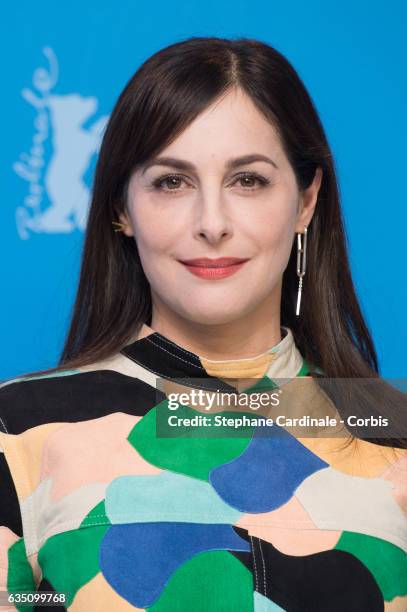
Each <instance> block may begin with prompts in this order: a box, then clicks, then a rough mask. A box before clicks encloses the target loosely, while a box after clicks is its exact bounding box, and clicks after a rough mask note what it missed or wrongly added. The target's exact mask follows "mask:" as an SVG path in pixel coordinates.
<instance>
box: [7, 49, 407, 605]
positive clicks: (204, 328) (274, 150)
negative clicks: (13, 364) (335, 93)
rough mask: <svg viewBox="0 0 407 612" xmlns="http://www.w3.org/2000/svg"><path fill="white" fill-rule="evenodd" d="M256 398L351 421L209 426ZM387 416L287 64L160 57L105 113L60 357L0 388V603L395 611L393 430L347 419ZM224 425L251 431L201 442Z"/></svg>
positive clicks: (337, 224)
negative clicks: (18, 598)
mask: <svg viewBox="0 0 407 612" xmlns="http://www.w3.org/2000/svg"><path fill="white" fill-rule="evenodd" d="M112 224H113V225H112ZM333 379H341V380H343V379H348V383H349V381H351V382H352V381H354V383H355V384H354V385H352V384H348V385H347V386H345V387H343V386H341V385H339V386H335V385H333V384H331V383H332V380H333ZM324 381H325V382H324ZM329 381H331V383H330V382H329ZM359 381H370V382H372V383H373V386H369V385H367V386H366V387H363V386H362V387H360V386H357V384H356V383H358V382H359ZM324 385H325V386H324ZM261 389H269V390H270V389H271V390H276V389H278V393H277V394H275V395H274V397H273V399H276V398H277V401H281V404H280V405H279V409H281V408H282V407H283V408H284V411H285V412H284V415H283V416H285V417H287V415H288V416H289V417H293V415H294V416H295V415H297V416H298V415H299V413H301V414H302V415H303V416H304V417H309V416H310V415H314V416H315V415H317V417H327V416H329V415H330V416H333V415H337V416H338V415H339V417H342V418H343V420H344V422H345V423H346V426H345V427H341V426H340V427H339V429H335V428H333V427H332V429H330V427H331V425H330V423H329V425H327V426H326V427H319V428H318V427H317V430H315V428H313V425H312V426H309V427H308V425H307V424H306V425H305V427H302V426H301V427H297V428H295V427H294V429H293V428H291V426H290V423H292V424H293V423H294V424H295V423H299V421H298V422H297V421H294V420H292V421H290V422H289V421H288V418H287V422H286V423H284V422H283V424H282V425H278V424H276V423H274V424H270V422H269V421H267V422H266V424H264V423H263V421H261V418H260V413H257V414H256V416H255V417H254V416H253V415H254V414H255V413H254V410H253V406H247V405H246V406H245V407H243V408H242V407H240V406H238V407H236V405H234V406H233V405H232V409H231V408H230V407H229V406H226V405H225V404H224V400H223V399H220V400H219V395H216V398H215V399H216V401H215V404H214V406H213V410H211V411H208V405H207V402H209V401H211V402H212V399H213V397H214V395H215V393H216V394H218V393H219V392H220V391H222V392H225V394H227V393H228V392H229V394H230V397H232V396H233V393H234V392H235V396H234V397H235V400H236V398H248V397H249V398H250V400H253V398H254V397H255V394H254V391H259V390H261ZM181 391H182V392H187V396H186V398H187V400H186V401H179V402H178V405H177V404H176V405H175V407H174V406H173V405H172V404H170V400H171V402H172V400H173V399H176V398H177V397H178V398H180V396H179V395H177V393H179V392H181ZM194 391H203V392H204V400H203V403H202V400H201V401H200V402H198V404H193V402H192V399H193V392H194ZM236 392H237V393H236ZM205 394H206V395H205ZM279 394H281V395H279ZM350 394H351V395H350ZM257 396H258V394H256V397H257ZM362 396H363V401H361V402H360V406H359V403H358V398H359V399H360V398H361V397H362ZM269 397H270V398H271V396H269ZM349 397H351V398H352V402H350V403H349ZM278 398H280V399H278ZM377 398H379V399H380V401H379V402H377ZM382 400H383V401H382ZM402 401H404V398H403V396H402V395H401V393H400V392H397V391H396V390H395V389H392V388H391V387H390V386H389V385H386V384H385V383H384V381H382V380H381V379H380V377H379V375H378V364H377V357H376V353H375V349H374V345H373V342H372V339H371V336H370V334H369V331H368V329H367V326H366V324H365V321H364V319H363V315H362V313H361V310H360V307H359V304H358V301H357V298H356V295H355V290H354V287H353V283H352V279H351V274H350V269H349V264H348V257H347V252H346V244H345V235H344V229H343V223H342V218H341V210H340V205H339V196H338V188H337V183H336V178H335V171H334V164H333V160H332V155H331V152H330V149H329V145H328V143H327V140H326V137H325V134H324V131H323V128H322V126H321V123H320V121H319V118H318V114H317V111H316V110H315V108H314V106H313V104H312V101H311V99H310V97H309V95H308V93H307V91H306V89H305V87H304V85H303V84H302V82H301V80H300V78H299V77H298V75H297V73H296V72H295V70H294V69H293V67H292V66H291V65H290V64H289V63H288V62H287V60H286V59H285V58H284V57H283V56H282V55H281V54H280V53H278V52H277V51H276V50H275V49H273V48H272V47H270V46H268V45H266V44H264V43H262V42H258V41H254V40H247V39H241V40H227V39H219V38H192V39H189V40H186V41H182V42H180V43H177V44H174V45H171V46H169V47H167V48H165V49H163V50H161V51H160V52H158V53H156V54H155V55H153V56H152V57H150V58H149V59H148V60H147V61H146V62H145V63H144V64H143V65H142V66H141V68H140V69H139V70H138V71H137V72H136V74H135V75H134V76H133V77H132V79H131V80H130V81H129V83H128V84H127V86H126V87H125V89H124V91H123V92H122V94H121V95H120V97H119V99H118V101H117V103H116V106H115V108H114V110H113V112H112V114H111V117H110V121H109V124H108V126H107V129H106V132H105V135H104V139H103V143H102V147H101V150H100V154H99V159H98V164H97V169H96V175H95V180H94V188H93V200H92V204H91V208H90V212H89V218H88V224H87V230H86V238H85V246H84V254H83V261H82V268H81V274H80V282H79V288H78V294H77V298H76V302H75V306H74V312H73V317H72V322H71V326H70V330H69V333H68V336H67V340H66V343H65V347H64V350H63V353H62V356H61V359H60V363H59V366H58V367H57V368H53V369H50V370H47V371H43V372H37V373H34V374H33V373H32V374H30V375H26V376H24V377H21V378H19V379H15V380H12V381H8V382H7V383H6V384H4V385H3V386H2V388H1V390H0V416H1V418H2V431H3V433H2V434H1V438H0V445H1V447H2V448H3V450H4V455H3V462H2V464H1V465H2V481H1V487H2V495H3V499H5V500H6V503H3V504H2V509H1V512H2V515H1V524H2V525H3V527H2V528H1V533H2V541H3V548H2V551H3V553H2V555H3V556H2V559H3V561H2V567H3V585H4V586H3V588H4V589H6V588H7V589H8V591H9V593H11V594H13V593H15V594H16V595H17V594H18V593H21V592H23V591H25V590H32V591H35V590H38V591H49V592H51V593H52V592H54V591H55V592H56V593H64V594H65V595H66V597H65V599H64V603H63V605H64V607H65V609H67V610H80V611H82V610H83V611H85V610H86V611H88V610H92V611H93V610H95V611H99V610H101V611H105V610H106V611H107V610H132V609H138V610H145V609H149V610H150V609H151V610H157V611H158V610H160V611H164V610H165V611H171V612H172V611H175V610H178V611H187V610H188V611H189V610H192V609H194V610H202V611H211V612H212V611H214V612H222V611H229V610H239V611H240V610H241V611H246V610H247V611H250V610H256V611H257V610H281V609H282V610H298V611H301V612H303V611H319V610H321V611H322V610H324V611H328V610H329V611H341V612H343V611H344V610H346V611H350V610H355V611H356V610H358V612H360V611H362V610H366V611H369V612H372V611H375V610H384V609H386V610H407V598H406V594H407V584H406V576H407V571H406V568H407V561H406V557H407V555H406V551H407V523H406V515H405V511H406V508H405V499H406V478H405V475H406V461H407V459H406V452H405V450H404V449H405V446H406V445H405V439H404V437H403V435H401V434H400V431H401V430H400V428H397V427H393V429H392V430H391V431H392V432H393V434H392V435H387V434H383V431H384V428H383V427H381V428H379V429H377V430H375V429H374V427H373V428H371V429H369V427H363V425H362V426H361V427H355V426H353V425H351V424H350V423H348V421H347V417H348V416H352V415H353V417H355V415H356V416H357V415H359V416H361V415H363V414H365V413H364V412H363V410H365V408H366V405H367V407H368V408H369V415H371V414H376V415H379V416H380V417H386V415H387V418H388V419H389V420H391V421H392V423H393V421H394V422H397V419H398V418H399V419H400V417H402V413H401V410H402ZM378 406H379V407H378ZM268 408H269V410H268ZM268 408H267V407H266V410H264V411H263V413H264V414H266V415H267V416H270V415H274V414H276V406H275V405H274V406H271V404H270V405H269V406H268ZM169 413H171V416H172V417H176V419H175V420H177V419H178V420H179V421H181V426H179V429H178V431H177V433H175V434H174V433H173V430H172V427H173V426H172V425H170V419H169ZM263 413H262V414H263ZM328 413H329V415H328ZM225 414H226V416H230V417H231V419H232V424H234V423H237V422H238V421H237V417H239V416H240V417H242V416H244V415H246V416H247V415H249V416H250V417H253V420H252V419H249V421H250V422H249V425H248V426H247V428H246V429H245V430H244V429H242V430H241V431H242V432H243V431H245V432H246V435H240V436H235V435H233V426H232V428H230V424H229V421H228V424H227V425H224V424H222V429H221V433H222V434H223V435H221V436H219V435H214V434H212V433H208V431H209V430H210V427H211V426H212V425H214V424H215V418H216V417H219V416H220V415H225ZM203 416H205V417H206V418H207V422H206V425H204V424H203V420H201V421H199V425H198V426H195V427H192V428H190V427H189V421H191V422H192V420H193V418H194V417H195V418H196V417H203ZM181 417H182V419H181ZM188 419H189V420H188ZM234 419H236V420H234ZM256 419H258V420H256ZM334 422H335V423H336V422H337V421H335V419H334ZM357 425H360V423H358V424H357ZM205 426H206V430H205ZM156 428H157V429H156ZM228 428H229V429H228ZM213 429H214V428H213ZM213 429H212V430H210V431H211V432H212V431H213ZM334 429H335V435H333V433H331V432H333V431H334ZM338 431H339V435H338ZM375 431H377V432H379V433H378V434H377V435H375V433H374V432H375ZM321 432H322V435H321ZM372 432H373V433H372ZM264 433H265V434H266V435H261V434H264ZM344 433H345V434H346V437H345V439H343V438H344ZM296 434H298V435H296ZM54 605H57V604H56V603H55V604H54ZM12 609H13V608H12ZM37 609H38V608H37ZM59 609H61V608H59Z"/></svg>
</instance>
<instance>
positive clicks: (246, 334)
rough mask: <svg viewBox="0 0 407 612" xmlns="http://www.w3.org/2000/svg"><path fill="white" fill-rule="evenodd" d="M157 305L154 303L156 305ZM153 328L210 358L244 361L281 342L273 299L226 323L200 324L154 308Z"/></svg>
mask: <svg viewBox="0 0 407 612" xmlns="http://www.w3.org/2000/svg"><path fill="white" fill-rule="evenodd" d="M153 303H154V302H153ZM150 327H151V328H152V329H153V330H154V331H157V332H159V333H160V334H162V335H163V336H166V337H167V338H169V339H171V340H173V342H176V343H177V344H179V345H180V346H183V347H184V348H186V349H187V350H189V351H191V352H193V353H195V354H197V355H201V356H203V357H206V358H207V359H214V360H215V359H244V358H250V357H255V356H257V355H259V354H260V353H263V352H266V351H267V350H268V349H270V348H271V347H273V346H275V345H276V344H278V343H279V342H280V340H281V328H280V307H279V305H278V308H274V309H273V305H272V304H271V303H270V300H269V301H267V302H264V303H263V304H262V305H261V306H260V307H259V308H258V309H256V310H255V311H253V312H251V313H249V314H248V315H246V316H245V317H243V318H240V319H238V320H234V321H228V322H226V323H217V324H213V323H210V324H205V323H197V322H196V321H191V320H189V319H185V318H184V317H182V316H180V315H179V314H178V313H175V312H174V311H169V310H168V309H167V308H165V307H163V305H162V304H160V305H159V306H158V305H156V307H154V306H153V311H152V318H151V323H150Z"/></svg>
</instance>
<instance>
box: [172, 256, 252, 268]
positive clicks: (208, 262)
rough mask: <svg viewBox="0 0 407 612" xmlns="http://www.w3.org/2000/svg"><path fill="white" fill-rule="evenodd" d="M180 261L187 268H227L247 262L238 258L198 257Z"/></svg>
mask: <svg viewBox="0 0 407 612" xmlns="http://www.w3.org/2000/svg"><path fill="white" fill-rule="evenodd" d="M180 261H181V263H183V264H185V265H187V266H195V267H197V268H227V267H228V266H235V265H236V264H240V263H243V262H245V261H248V260H247V259H242V258H238V257H218V258H217V259H210V258H209V257H199V258H196V259H183V260H180Z"/></svg>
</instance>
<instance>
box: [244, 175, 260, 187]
mask: <svg viewBox="0 0 407 612" xmlns="http://www.w3.org/2000/svg"><path fill="white" fill-rule="evenodd" d="M256 180H257V179H255V178H254V177H253V176H242V177H241V179H240V181H241V185H242V187H254V186H255V184H256Z"/></svg>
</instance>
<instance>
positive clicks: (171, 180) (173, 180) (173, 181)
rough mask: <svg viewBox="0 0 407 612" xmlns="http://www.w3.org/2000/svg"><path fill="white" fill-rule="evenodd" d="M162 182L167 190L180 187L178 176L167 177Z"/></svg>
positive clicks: (180, 180)
mask: <svg viewBox="0 0 407 612" xmlns="http://www.w3.org/2000/svg"><path fill="white" fill-rule="evenodd" d="M163 182H164V183H165V186H166V187H168V189H177V188H178V187H180V186H181V183H182V179H181V178H180V177H179V176H168V177H167V178H166V179H164V181H163Z"/></svg>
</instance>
